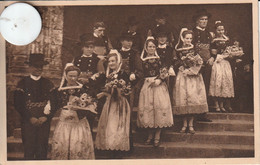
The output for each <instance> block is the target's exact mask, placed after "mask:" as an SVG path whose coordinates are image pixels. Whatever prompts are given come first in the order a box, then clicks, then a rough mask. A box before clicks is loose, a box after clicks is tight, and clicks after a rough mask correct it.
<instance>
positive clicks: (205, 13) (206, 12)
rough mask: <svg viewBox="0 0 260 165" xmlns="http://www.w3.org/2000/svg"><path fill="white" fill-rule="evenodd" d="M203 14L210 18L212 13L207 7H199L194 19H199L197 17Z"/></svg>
mask: <svg viewBox="0 0 260 165" xmlns="http://www.w3.org/2000/svg"><path fill="white" fill-rule="evenodd" d="M201 16H208V18H210V17H211V14H210V13H209V12H208V11H207V10H206V9H199V10H197V11H196V12H195V14H194V15H193V17H192V19H193V21H197V19H198V18H199V17H201Z"/></svg>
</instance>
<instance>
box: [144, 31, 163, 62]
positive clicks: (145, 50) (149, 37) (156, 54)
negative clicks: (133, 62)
mask: <svg viewBox="0 0 260 165" xmlns="http://www.w3.org/2000/svg"><path fill="white" fill-rule="evenodd" d="M148 40H154V37H152V36H148V37H147V39H146V41H145V43H144V49H143V51H142V54H141V59H142V60H143V61H145V60H149V59H155V58H160V57H159V55H158V53H157V51H156V50H155V56H152V57H144V54H145V52H146V53H147V48H146V45H147V41H148Z"/></svg>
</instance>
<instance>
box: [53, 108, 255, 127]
mask: <svg viewBox="0 0 260 165" xmlns="http://www.w3.org/2000/svg"><path fill="white" fill-rule="evenodd" d="M137 111H138V110H137V108H136V107H135V108H134V109H133V111H132V119H133V120H134V121H136V119H137ZM58 114H59V113H57V114H56V115H55V116H56V117H54V118H53V120H52V124H53V125H55V124H56V123H57V122H58V120H59V117H58V116H59V115H58ZM207 117H208V118H209V119H212V120H239V121H241V120H242V121H254V115H253V114H247V113H214V112H209V113H207ZM174 119H175V120H179V119H180V117H179V116H174Z"/></svg>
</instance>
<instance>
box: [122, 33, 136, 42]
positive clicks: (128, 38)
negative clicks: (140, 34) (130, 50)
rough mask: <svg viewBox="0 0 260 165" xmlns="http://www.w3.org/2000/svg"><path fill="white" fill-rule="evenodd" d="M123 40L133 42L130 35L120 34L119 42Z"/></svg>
mask: <svg viewBox="0 0 260 165" xmlns="http://www.w3.org/2000/svg"><path fill="white" fill-rule="evenodd" d="M123 40H128V41H133V40H134V37H133V35H132V34H131V33H122V34H121V36H120V41H123Z"/></svg>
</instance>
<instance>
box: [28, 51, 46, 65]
mask: <svg viewBox="0 0 260 165" xmlns="http://www.w3.org/2000/svg"><path fill="white" fill-rule="evenodd" d="M24 63H26V64H28V65H30V66H34V67H43V66H44V65H47V64H49V62H48V61H44V55H43V54H39V53H37V54H36V53H35V54H30V56H29V61H26V62H24Z"/></svg>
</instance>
